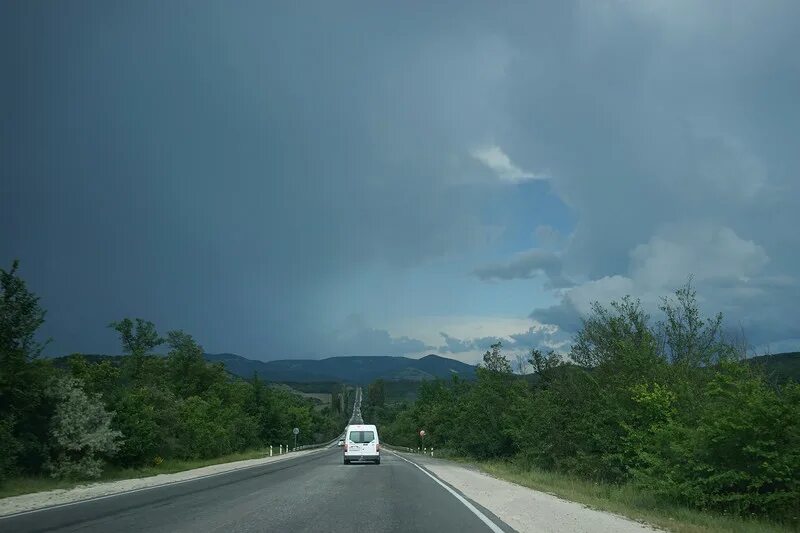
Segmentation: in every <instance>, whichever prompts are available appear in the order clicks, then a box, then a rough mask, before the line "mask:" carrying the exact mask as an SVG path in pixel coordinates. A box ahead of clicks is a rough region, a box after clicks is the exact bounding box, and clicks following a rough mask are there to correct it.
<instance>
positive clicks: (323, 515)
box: [0, 448, 510, 533]
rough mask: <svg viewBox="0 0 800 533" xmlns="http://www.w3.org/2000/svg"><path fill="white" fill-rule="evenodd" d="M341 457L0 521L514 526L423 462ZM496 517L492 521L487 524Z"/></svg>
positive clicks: (236, 527) (173, 528)
mask: <svg viewBox="0 0 800 533" xmlns="http://www.w3.org/2000/svg"><path fill="white" fill-rule="evenodd" d="M381 455H382V458H381V464H380V465H374V464H351V465H344V464H342V452H341V449H340V448H333V449H327V450H324V451H321V452H319V453H316V454H312V455H308V456H304V457H298V458H297V459H288V460H286V461H282V462H279V463H273V464H267V465H263V466H259V467H255V468H252V469H247V470H241V471H237V472H231V473H227V474H223V475H219V476H214V477H210V478H205V479H198V480H195V481H191V482H186V483H180V484H175V485H167V486H162V487H157V488H153V489H148V490H142V491H139V492H133V493H127V494H120V495H117V496H112V497H108V498H103V499H98V500H94V501H87V502H83V503H76V504H72V505H66V506H63V507H56V508H51V509H45V510H41V511H35V512H31V513H27V514H21V515H16V516H11V517H8V518H3V519H0V531H4V532H5V531H8V532H12V531H13V532H26V531H61V532H64V531H82V532H88V531H98V532H100V531H102V532H106V531H115V532H122V531H153V532H157V531H165V532H166V531H169V532H180V531H186V532H192V533H199V532H203V531H225V532H233V531H276V532H304V531H308V532H310V531H343V532H347V533H366V532H388V531H396V532H409V531H432V532H434V531H435V532H450V531H453V532H459V533H466V532H471V531H499V530H502V531H510V528H508V527H507V526H505V525H504V524H503V523H502V522H500V521H499V520H498V519H497V518H496V517H495V516H493V515H492V514H491V513H489V512H488V511H486V510H485V509H483V508H481V507H480V506H479V505H476V504H474V503H473V502H470V501H467V500H466V499H464V498H463V496H462V495H460V494H458V493H457V492H456V493H455V494H454V493H453V492H451V491H453V489H452V488H450V489H449V490H448V488H446V487H444V486H442V485H441V484H440V483H438V482H437V481H436V480H434V479H432V477H431V476H430V475H428V474H427V473H426V472H424V471H422V470H420V469H419V468H418V467H416V466H415V465H413V464H411V463H409V462H407V461H405V460H403V459H401V458H399V457H397V456H395V455H393V454H390V453H386V452H384V453H383V454H381ZM487 522H488V523H487Z"/></svg>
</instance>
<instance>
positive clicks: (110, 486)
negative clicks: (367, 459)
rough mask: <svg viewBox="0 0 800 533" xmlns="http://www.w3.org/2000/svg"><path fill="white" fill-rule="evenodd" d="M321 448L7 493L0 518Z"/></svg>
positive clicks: (262, 463) (179, 480) (0, 506)
mask: <svg viewBox="0 0 800 533" xmlns="http://www.w3.org/2000/svg"><path fill="white" fill-rule="evenodd" d="M322 450H324V448H323V449H314V450H303V451H297V452H291V453H288V454H283V455H274V456H272V457H263V458H260V459H247V460H244V461H234V462H232V463H221V464H217V465H210V466H204V467H201V468H195V469H192V470H184V471H183V472H176V473H174V474H159V475H156V476H149V477H142V478H135V479H123V480H118V481H107V482H99V483H89V484H86V485H78V486H77V487H73V488H70V489H55V490H48V491H44V492H34V493H31V494H21V495H19V496H10V497H8V498H2V499H0V517H2V516H8V515H13V514H17V513H22V512H26V511H33V510H37V509H44V508H47V507H54V506H58V505H65V504H70V503H75V502H80V501H85V500H92V499H96V498H103V497H108V496H113V495H116V494H122V493H126V492H132V491H138V490H145V489H149V488H153V487H159V486H162V485H169V484H174V483H181V482H184V481H191V480H194V479H198V478H203V477H209V476H215V475H219V474H224V473H227V472H233V471H235V470H242V469H246V468H252V467H256V466H261V465H264V464H268V463H274V462H278V461H284V460H286V459H293V458H296V457H302V456H304V455H310V454H314V453H319V452H321V451H322Z"/></svg>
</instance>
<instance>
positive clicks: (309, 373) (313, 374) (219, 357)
mask: <svg viewBox="0 0 800 533" xmlns="http://www.w3.org/2000/svg"><path fill="white" fill-rule="evenodd" d="M84 357H86V358H87V359H88V360H90V361H99V360H102V359H111V360H112V361H118V360H119V358H120V357H121V356H119V355H93V354H86V355H84ZM205 358H206V360H207V361H210V362H215V363H216V362H219V363H222V364H223V365H225V369H226V370H227V371H228V372H229V373H231V374H233V375H236V376H240V377H243V378H246V379H249V378H252V377H253V373H254V372H258V375H259V377H260V378H261V379H263V380H264V381H268V382H274V383H291V384H292V386H293V387H295V388H299V389H307V388H308V389H309V390H308V391H307V392H313V391H312V389H313V388H314V386H317V385H319V384H321V383H323V382H326V383H327V384H329V385H333V384H336V383H349V384H359V385H364V384H367V383H370V382H372V381H374V380H376V379H384V380H387V381H391V382H398V386H399V385H400V383H399V382H405V383H407V385H404V386H406V387H407V386H410V385H411V383H408V382H417V383H419V382H421V381H426V380H431V379H448V380H449V379H450V378H451V377H452V376H459V377H460V378H463V379H473V378H474V377H475V367H474V366H472V365H468V364H466V363H462V362H461V361H456V360H455V359H449V358H447V357H441V356H439V355H434V354H430V355H426V356H425V357H423V358H421V359H411V358H408V357H389V356H358V357H329V358H327V359H281V360H277V361H257V360H255V359H248V358H246V357H242V356H241V355H236V354H232V353H219V354H205ZM54 361H55V362H56V364H57V365H59V364H60V365H65V364H66V358H65V357H56V358H54ZM747 361H748V362H749V363H750V364H752V365H753V366H758V367H761V368H762V369H763V370H764V372H765V374H766V375H767V377H768V378H769V379H770V381H773V382H778V383H781V382H786V381H788V380H794V381H797V382H800V352H789V353H780V354H773V355H762V356H757V357H753V358H751V359H748V360H747ZM311 383H315V384H317V385H314V386H304V385H303V384H311ZM309 387H311V388H309ZM414 388H416V386H415V387H414ZM314 390H316V389H314ZM326 390H327V389H326Z"/></svg>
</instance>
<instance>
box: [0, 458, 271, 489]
mask: <svg viewBox="0 0 800 533" xmlns="http://www.w3.org/2000/svg"><path fill="white" fill-rule="evenodd" d="M276 453H277V452H276ZM268 454H269V449H268V448H267V449H266V450H251V451H246V452H238V453H232V454H229V455H223V456H221V457H215V458H214V459H196V460H187V461H182V460H178V459H165V460H164V461H163V462H162V463H161V464H159V465H157V466H145V467H142V468H113V467H108V468H106V469H105V470H104V471H103V475H102V476H101V477H100V478H99V479H93V480H82V481H74V480H59V479H52V478H49V477H45V476H41V477H17V478H11V479H8V480H6V482H5V483H3V485H2V486H0V498H7V497H8V496H18V495H20V494H28V493H31V492H41V491H44V490H53V489H69V488H72V487H76V486H78V485H86V484H88V483H96V482H99V481H117V480H120V479H135V478H141V477H148V476H155V475H157V474H174V473H175V472H183V471H184V470H192V469H193V468H201V467H203V466H209V465H217V464H222V463H232V462H234V461H243V460H245V459H258V458H261V457H264V456H265V455H268Z"/></svg>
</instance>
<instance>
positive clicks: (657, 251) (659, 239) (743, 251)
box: [630, 222, 769, 289]
mask: <svg viewBox="0 0 800 533" xmlns="http://www.w3.org/2000/svg"><path fill="white" fill-rule="evenodd" d="M630 258H631V265H630V273H631V276H632V277H633V279H635V280H636V284H637V285H638V286H639V287H640V288H644V289H659V288H664V287H667V288H669V287H676V286H678V285H680V284H681V283H683V282H684V281H685V280H686V276H688V275H689V274H691V275H692V276H693V277H694V279H695V280H696V281H697V282H700V283H702V282H703V281H706V280H709V281H711V280H720V281H721V280H729V281H734V282H747V281H748V279H749V278H751V277H753V276H756V275H758V274H759V273H760V271H761V270H762V269H763V268H764V267H765V266H766V265H767V263H768V262H769V257H767V253H766V251H765V250H764V248H763V247H761V246H759V245H758V244H756V243H754V242H753V241H748V240H745V239H742V238H741V237H739V236H738V235H737V234H736V233H735V232H734V231H733V230H732V229H730V228H728V227H725V226H718V225H713V224H710V223H704V222H695V223H682V224H679V225H670V226H667V227H665V228H663V229H662V230H661V231H660V232H659V233H657V234H656V235H654V236H653V237H652V238H651V239H650V241H649V242H647V243H646V244H640V245H639V246H636V247H635V248H634V249H633V250H631V253H630Z"/></svg>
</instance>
